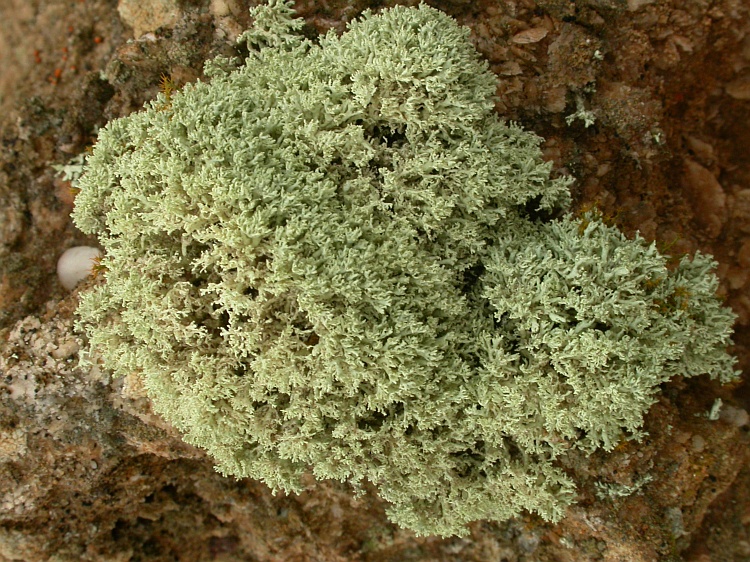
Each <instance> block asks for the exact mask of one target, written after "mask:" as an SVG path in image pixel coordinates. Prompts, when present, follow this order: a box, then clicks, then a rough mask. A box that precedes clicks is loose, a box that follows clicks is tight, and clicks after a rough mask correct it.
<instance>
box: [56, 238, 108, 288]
mask: <svg viewBox="0 0 750 562" xmlns="http://www.w3.org/2000/svg"><path fill="white" fill-rule="evenodd" d="M101 255H102V253H101V250H99V248H92V247H91V246H74V247H73V248H69V249H68V250H65V251H64V252H63V255H62V256H60V259H59V260H57V278H58V279H60V284H61V285H62V286H63V287H65V288H66V289H67V290H68V291H72V290H73V289H75V286H76V285H78V283H79V282H81V281H83V280H84V279H86V277H88V276H89V275H91V270H92V268H93V267H94V259H96V258H98V257H99V256H101Z"/></svg>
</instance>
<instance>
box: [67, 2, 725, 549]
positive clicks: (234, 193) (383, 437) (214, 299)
mask: <svg viewBox="0 0 750 562" xmlns="http://www.w3.org/2000/svg"><path fill="white" fill-rule="evenodd" d="M253 15H254V16H255V24H254V27H253V28H252V29H251V30H250V31H248V32H247V33H246V34H245V35H243V37H242V41H243V42H245V43H246V44H247V48H248V50H249V54H248V56H247V57H246V58H245V60H244V61H237V60H230V59H217V60H215V61H212V62H211V63H209V64H208V65H207V67H206V75H207V76H209V77H210V78H211V80H210V82H198V83H195V84H191V85H187V86H186V87H184V88H183V89H182V90H180V91H175V92H171V91H170V92H169V95H168V96H167V95H165V94H161V95H160V96H159V97H158V98H157V99H156V100H154V101H153V102H152V103H150V104H149V105H148V106H147V107H146V108H145V109H144V111H142V112H138V113H135V114H133V115H130V116H128V117H125V118H123V119H118V120H115V121H113V122H111V123H109V124H108V125H107V126H106V127H105V128H104V129H102V130H101V131H100V134H99V139H98V142H97V144H96V146H95V148H94V151H93V154H92V155H91V156H90V157H89V158H88V160H87V163H86V169H85V173H84V175H83V176H82V177H81V178H80V180H79V181H78V187H79V188H80V193H79V195H78V196H77V199H76V208H75V211H74V213H73V218H74V220H75V223H76V224H77V225H78V226H79V227H80V228H81V230H83V231H84V232H87V233H91V234H95V235H97V236H98V237H99V240H100V242H101V245H102V247H103V248H104V251H105V255H104V257H103V259H102V262H101V265H102V268H103V269H104V270H105V271H106V273H105V274H104V275H103V276H100V280H99V282H98V284H97V285H96V286H94V287H93V288H91V289H90V290H89V291H88V292H86V293H85V294H83V295H82V297H81V304H80V308H79V313H80V323H79V325H80V326H81V327H82V328H83V329H85V331H86V332H87V333H88V336H89V338H90V343H91V346H92V349H93V353H94V354H95V355H96V356H98V357H100V358H101V360H102V361H103V363H104V365H105V366H106V367H107V368H109V369H111V370H112V371H114V373H115V374H117V375H125V374H130V373H134V372H135V373H138V374H139V375H140V376H141V377H142V379H143V381H144V383H145V386H146V388H147V391H148V394H149V396H150V397H151V399H152V401H153V405H154V408H155V409H156V411H158V412H159V413H161V414H162V415H163V416H164V417H165V418H166V419H167V420H169V421H170V422H171V423H173V424H174V425H175V426H176V427H178V428H179V429H180V430H181V431H182V432H183V433H184V436H185V439H186V441H188V442H190V443H193V444H195V445H198V446H200V447H203V448H205V449H206V450H207V451H208V452H209V453H210V454H211V455H212V456H213V458H214V459H215V460H216V463H217V469H218V470H219V471H221V472H222V473H224V474H227V475H234V476H237V477H247V476H249V477H253V478H258V479H261V480H263V481H264V482H266V483H267V484H268V485H269V486H271V487H272V488H274V489H284V490H291V491H299V490H300V489H301V488H302V484H301V476H302V475H303V474H304V473H306V472H309V471H311V472H312V473H313V474H314V475H315V476H316V477H318V478H333V479H338V480H341V481H346V482H349V483H351V484H352V485H353V486H354V487H355V488H358V487H359V485H360V484H361V483H362V482H363V481H365V480H366V481H369V482H371V483H372V484H373V485H374V486H375V487H376V489H377V490H378V493H379V494H380V496H381V497H382V498H384V499H385V500H387V501H388V502H389V503H390V505H391V507H390V509H389V516H390V518H391V519H392V520H393V521H395V522H397V523H398V524H400V525H402V526H405V527H408V528H411V529H413V530H415V531H416V532H417V533H420V534H441V535H451V534H462V533H465V532H466V529H465V524H466V523H468V522H470V521H474V520H477V519H490V520H502V519H506V518H509V517H512V516H515V515H517V514H519V513H520V512H521V511H523V510H529V511H533V512H536V513H538V514H540V515H541V516H542V517H544V518H546V519H549V520H556V519H559V518H560V517H561V516H562V515H563V513H564V510H565V508H566V506H567V505H569V503H570V502H571V501H572V499H573V496H574V483H573V481H572V480H571V479H570V477H569V476H567V475H566V474H565V473H564V472H563V471H562V470H561V469H560V468H559V467H558V466H556V459H557V458H558V457H559V456H560V455H562V454H564V453H565V451H566V450H568V449H570V448H575V447H578V448H584V449H587V450H594V449H597V448H605V449H611V448H612V447H614V446H615V445H616V444H617V443H618V442H619V441H620V440H621V439H623V438H624V437H632V436H637V435H638V432H639V427H640V426H641V424H642V421H643V415H644V414H645V412H646V411H647V409H648V407H649V406H650V404H652V403H653V402H654V400H655V396H656V393H657V392H658V385H659V384H661V383H662V382H664V381H666V380H668V379H669V378H670V377H672V376H674V375H683V376H692V375H698V374H701V373H708V374H709V375H710V376H712V377H719V378H720V379H721V380H730V379H731V378H732V377H734V376H735V373H734V372H733V370H732V365H733V359H732V358H731V357H730V356H729V355H728V354H727V353H726V351H725V348H726V346H727V345H728V343H729V337H730V333H731V329H730V327H731V324H732V321H733V315H732V314H731V312H729V311H728V310H727V309H725V308H723V307H722V306H721V303H720V301H719V300H718V299H717V298H716V296H715V290H716V285H717V281H716V278H715V277H714V276H713V274H712V273H711V271H710V270H711V268H712V267H713V262H712V261H711V260H710V259H708V258H707V257H705V256H702V255H696V256H695V257H694V258H693V259H692V260H689V259H684V260H682V261H681V262H680V263H679V265H678V266H676V267H673V268H670V267H669V266H668V262H667V258H666V257H664V256H661V255H660V254H659V252H657V250H656V249H655V248H654V246H653V245H651V246H649V245H647V244H645V243H644V241H643V240H641V239H639V238H636V239H634V240H630V239H627V238H626V237H624V236H623V235H622V234H620V233H619V232H618V231H617V230H616V229H615V228H613V227H611V226H607V225H605V224H604V223H603V222H602V221H601V220H600V219H599V218H597V217H596V215H595V214H591V213H590V214H588V215H586V216H585V217H578V218H576V217H574V216H572V215H567V214H565V209H566V208H567V205H568V203H569V193H568V184H569V181H568V180H567V179H564V178H558V179H550V165H549V164H547V163H544V162H543V160H542V158H541V152H540V150H539V144H540V142H541V139H540V138H539V137H537V136H536V135H534V134H532V133H529V132H525V131H523V130H522V129H521V128H519V127H518V126H516V125H514V124H507V123H504V122H503V121H502V120H501V119H500V118H498V116H497V115H496V114H495V113H494V111H493V108H494V100H493V95H494V92H495V83H496V82H495V81H496V78H495V76H494V75H493V74H492V73H491V72H489V71H488V68H487V64H486V63H485V62H483V61H482V60H481V59H480V57H479V55H478V54H477V52H476V51H475V50H474V48H473V47H472V45H471V43H470V42H469V39H468V30H466V29H463V28H461V27H459V26H458V25H457V24H456V23H455V22H454V21H453V20H452V19H451V18H449V17H448V16H446V15H445V14H442V13H440V12H438V11H436V10H434V9H432V8H429V7H426V6H424V5H422V6H420V7H419V8H404V7H397V8H393V9H390V10H386V11H383V12H382V13H380V14H378V15H373V14H370V13H366V14H365V15H364V16H363V17H362V18H361V19H360V20H359V21H356V22H354V23H352V24H351V25H350V26H349V29H348V30H347V31H346V32H345V33H344V34H343V35H341V36H337V35H336V34H334V33H328V34H326V35H324V36H321V37H320V38H318V40H316V41H311V40H309V39H305V38H304V36H303V35H302V34H301V33H300V29H301V26H302V22H301V20H299V19H295V18H294V17H293V13H292V11H291V9H290V7H289V3H288V2H281V1H272V2H270V3H269V4H268V5H267V6H262V7H260V8H256V9H255V10H254V12H253ZM555 216H557V217H558V218H554V217H555ZM102 277H103V278H104V279H101V278H102Z"/></svg>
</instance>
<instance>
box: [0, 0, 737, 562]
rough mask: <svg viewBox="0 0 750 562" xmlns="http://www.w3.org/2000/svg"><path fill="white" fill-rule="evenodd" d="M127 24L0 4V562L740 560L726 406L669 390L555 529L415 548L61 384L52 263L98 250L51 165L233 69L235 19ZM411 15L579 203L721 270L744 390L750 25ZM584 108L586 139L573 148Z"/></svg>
mask: <svg viewBox="0 0 750 562" xmlns="http://www.w3.org/2000/svg"><path fill="white" fill-rule="evenodd" d="M411 3H412V4H413V3H414V2H411ZM135 4H137V5H138V7H139V10H132V9H130V8H132V6H133V5H135ZM135 4H134V3H133V2H125V0H121V1H120V2H119V5H118V3H117V2H115V1H113V0H95V1H87V2H80V1H77V0H36V1H34V2H27V1H21V0H10V1H9V2H6V3H3V6H0V64H2V65H3V66H2V67H3V75H2V78H0V109H2V112H0V120H2V122H3V123H4V125H3V127H2V130H1V131H0V138H1V139H2V143H0V203H1V204H0V562H11V561H19V560H21V561H42V560H55V561H58V562H62V561H68V560H92V561H93V560H96V561H104V560H111V561H123V562H124V561H136V560H149V561H151V560H153V561H161V560H165V561H166V560H183V561H191V560H195V561H204V560H219V561H233V560H257V561H279V562H281V561H307V560H321V561H339V560H340V561H345V560H361V561H372V562H375V561H387V560H413V561H427V560H430V561H432V560H445V561H452V560H462V561H487V560H507V561H552V560H562V561H565V560H570V561H588V560H592V561H594V560H602V561H612V562H615V561H621V560H622V561H634V562H639V561H643V562H650V561H656V560H666V561H670V560H674V561H676V560H689V561H695V562H698V561H700V562H708V561H711V560H714V561H730V560H731V561H735V560H737V561H742V560H750V447H748V445H750V438H749V437H748V431H749V429H750V428H749V427H748V415H747V410H748V409H750V392H748V386H747V384H746V383H738V384H735V385H734V386H732V387H720V386H718V385H717V384H714V383H711V382H710V381H708V380H704V379H703V378H698V379H693V380H690V381H688V382H684V381H680V380H675V381H672V382H671V383H668V384H667V385H665V387H664V393H663V395H662V397H661V399H660V401H659V402H658V403H657V404H655V405H654V406H653V407H652V409H651V411H650V413H649V416H648V418H647V423H646V430H647V431H648V432H649V436H648V438H647V439H645V440H644V441H643V442H641V443H635V442H627V443H623V444H621V445H620V446H619V447H618V448H617V449H615V451H613V452H612V453H610V454H608V455H607V454H597V455H594V456H592V457H587V456H585V455H580V456H571V457H568V458H567V459H566V461H565V462H566V464H565V466H564V468H565V469H566V470H569V471H570V472H571V473H574V474H575V475H576V478H577V479H578V480H579V482H580V486H579V498H578V503H577V504H576V505H575V506H574V507H573V508H571V509H570V510H569V512H568V516H567V517H566V518H565V519H564V520H563V521H562V522H561V523H559V524H558V525H549V524H545V523H543V522H542V521H540V520H538V519H536V518H534V517H531V516H527V517H525V518H522V519H518V520H514V521H510V522H507V523H504V524H486V523H476V524H474V525H473V526H472V527H471V535H470V536H469V537H467V538H463V539H439V538H427V539H416V538H414V537H413V535H411V534H410V533H408V532H406V531H402V530H400V529H398V528H395V527H394V526H393V525H391V524H390V523H389V522H388V521H387V519H386V518H385V515H384V506H383V505H382V503H380V502H379V501H378V500H377V499H376V498H375V497H374V495H372V494H368V495H365V496H364V497H362V498H360V499H356V500H355V499H354V498H353V497H352V495H351V494H350V492H349V490H347V489H346V488H345V487H343V486H340V485H338V484H336V483H327V482H326V483H318V482H315V481H313V480H312V479H311V480H310V482H309V486H308V490H307V491H306V492H305V493H303V494H302V495H300V496H282V495H278V496H273V495H272V494H271V493H270V491H269V490H268V489H267V488H266V487H265V486H264V485H262V484H259V483H257V482H254V481H250V480H243V481H239V482H238V481H234V480H232V479H227V478H223V477H222V476H220V475H219V474H217V473H215V472H214V471H213V468H212V464H211V461H210V459H208V458H206V456H205V455H204V454H203V453H202V452H201V451H198V450H196V449H193V448H191V447H189V446H187V445H185V444H184V443H182V441H181V440H180V437H179V435H178V434H177V433H176V432H175V431H174V430H172V429H171V428H170V427H169V426H167V425H166V424H165V423H164V422H163V421H162V420H160V419H159V418H158V417H156V416H155V415H153V414H152V413H151V411H150V408H149V403H148V400H147V399H146V398H145V397H144V394H143V391H142V389H141V388H140V387H139V384H138V379H137V378H136V377H135V376H134V377H127V378H125V379H121V380H111V379H110V378H109V377H108V375H107V373H106V372H103V371H101V370H100V369H98V368H81V367H80V366H79V359H80V356H81V350H84V349H85V342H84V341H81V339H80V337H79V336H78V335H77V334H76V332H75V331H74V329H73V321H74V310H75V306H76V302H77V294H78V292H77V291H74V292H73V293H72V294H69V293H68V292H67V291H66V290H64V289H63V288H62V287H61V286H59V285H58V281H57V278H56V275H55V263H56V261H57V258H58V257H59V256H60V254H61V253H62V252H63V251H64V250H65V249H67V248H69V247H71V246H76V245H92V244H94V243H95V241H94V240H87V239H86V238H85V237H83V236H82V235H81V234H80V233H79V232H77V231H76V230H75V229H74V228H73V226H72V225H71V223H70V221H69V217H68V215H69V212H70V210H71V208H72V204H73V197H74V196H73V194H71V192H70V186H69V184H68V182H65V181H63V180H62V179H60V177H59V176H58V174H57V172H56V171H55V170H54V169H52V168H51V164H58V165H62V164H67V163H68V162H69V161H70V160H71V158H72V157H74V156H75V155H77V154H78V153H80V152H82V151H83V150H85V148H86V146H88V145H90V144H91V142H92V141H93V139H94V138H95V135H96V128H97V127H100V126H102V125H103V124H104V123H106V122H107V121H108V120H110V119H112V118H114V117H117V116H121V115H125V114H127V113H130V112H132V111H134V110H137V109H138V108H139V107H140V106H141V105H142V103H143V102H144V101H146V100H148V99H151V98H153V97H154V96H155V95H156V93H157V91H158V88H159V79H160V76H161V75H162V74H168V75H170V76H171V77H172V79H173V80H174V81H175V82H176V83H177V85H178V86H179V85H182V84H184V83H186V82H188V81H193V80H195V79H197V78H198V77H200V75H201V69H202V62H203V61H204V60H205V59H207V58H210V57H213V56H215V55H217V54H225V55H231V54H233V53H234V48H233V42H232V41H233V39H234V38H235V37H236V36H237V34H238V33H239V32H240V31H241V30H242V29H244V28H245V27H246V26H247V24H248V22H249V16H248V12H247V8H248V7H249V4H248V3H247V2H245V1H241V0H221V1H218V0H212V1H209V0H197V1H191V2H164V1H162V0H159V1H155V0H154V1H148V2H146V1H144V2H139V3H135ZM381 4H383V5H391V4H392V2H385V3H381ZM431 4H432V5H434V6H435V7H437V8H440V9H443V10H445V11H446V12H448V13H450V14H451V15H453V16H455V17H456V18H457V19H458V20H459V21H460V22H461V23H463V24H465V25H468V26H470V27H471V29H472V38H473V40H474V41H475V43H476V45H477V47H478V48H479V49H480V51H482V53H483V54H484V55H485V56H486V57H487V58H488V59H489V61H490V64H491V68H492V69H493V70H494V71H495V72H496V73H497V74H498V76H499V84H498V95H499V98H498V102H497V107H498V110H499V111H500V112H501V113H502V114H503V115H505V116H506V117H507V118H508V119H513V120H517V121H520V122H521V123H522V124H523V125H524V126H526V127H528V128H529V129H531V130H534V131H535V132H537V133H538V134H540V135H542V136H543V137H545V138H546V139H548V140H547V143H546V145H545V150H546V153H547V156H548V157H549V159H550V160H552V161H554V163H555V167H556V168H557V169H558V170H560V171H563V172H565V171H567V172H569V173H572V174H574V175H575V176H576V178H577V179H578V181H577V183H576V185H575V187H574V190H575V191H574V196H575V199H576V204H577V205H580V206H583V205H586V204H590V203H592V202H593V203H596V204H597V205H598V206H599V207H600V208H601V209H602V210H603V212H605V213H606V214H608V215H609V216H611V217H612V218H613V220H615V221H616V222H617V223H618V225H619V226H620V227H621V228H623V229H624V230H625V231H627V232H631V233H632V232H634V231H635V230H640V231H641V233H642V235H644V236H645V237H647V238H649V239H654V240H656V241H657V243H658V244H659V245H660V247H662V248H663V249H665V251H668V252H670V253H672V254H675V255H679V254H680V253H682V252H693V251H695V250H697V249H700V250H701V251H706V252H709V253H712V254H714V255H715V256H716V258H717V259H718V260H719V262H720V264H721V266H720V271H719V273H720V276H721V278H722V292H723V294H724V295H725V296H726V298H727V303H728V304H729V305H730V306H732V307H733V308H734V310H735V311H736V312H737V314H738V315H739V320H738V325H737V334H736V336H735V341H736V350H735V352H736V353H737V354H738V356H739V358H740V368H743V369H744V370H747V368H748V341H749V337H748V335H749V334H750V331H749V329H748V325H750V279H749V277H750V274H749V272H748V269H749V267H750V257H749V256H750V166H748V163H749V162H748V157H747V150H746V148H745V147H747V146H748V145H749V141H750V131H749V130H748V128H747V125H746V124H747V122H748V121H750V104H749V102H748V101H747V96H746V95H745V90H746V89H747V88H745V86H746V81H747V80H746V78H747V75H748V72H750V33H749V32H750V8H749V7H748V5H747V3H746V2H744V1H742V0H717V1H716V2H712V3H708V2H690V3H685V2H681V1H679V0H668V1H664V2H650V1H644V0H637V1H636V0H633V1H627V2H625V1H622V0H585V1H582V2H576V3H572V2H568V1H567V0H565V1H561V0H537V1H532V0H513V1H507V2H502V3H498V2H491V1H479V2H465V1H463V0H444V1H440V2H438V1H435V2H431ZM367 6H368V2H365V1H362V0H360V1H355V2H342V1H338V0H333V1H329V2H315V1H312V0H303V1H299V2H297V9H298V11H299V13H300V14H301V15H302V16H304V17H305V18H306V20H307V22H308V24H309V28H310V29H309V31H310V33H313V32H319V31H322V30H325V29H328V28H331V27H333V28H335V29H337V30H342V29H343V27H344V26H345V22H346V21H347V20H350V19H352V18H353V17H356V15H357V14H358V13H359V12H361V11H362V10H363V9H364V8H366V7H367ZM165 7H166V8H165ZM162 9H165V10H166V12H164V13H166V14H167V15H166V16H164V18H162V19H160V20H159V21H158V22H156V21H155V20H153V16H152V15H149V14H152V13H161V12H159V10H162ZM128 10H130V11H128ZM167 16H168V17H167ZM121 17H122V19H120V18H121ZM156 23H158V25H155V24H156ZM134 30H136V33H137V35H135V36H134ZM579 103H580V104H582V107H583V108H584V110H586V111H589V112H591V114H592V115H593V116H594V117H595V122H594V124H593V125H592V126H589V127H586V126H585V124H584V121H583V120H578V119H576V120H573V121H572V122H571V124H570V125H567V123H566V117H568V116H569V115H571V114H573V113H575V112H576V111H577V110H578V109H579V106H578V104H579ZM79 290H85V287H84V288H79ZM717 398H720V399H721V400H722V404H723V405H722V407H721V408H720V409H719V410H718V412H716V416H711V417H717V418H718V419H715V420H712V419H709V413H710V412H711V410H712V408H713V407H714V406H715V405H716V404H717V402H716V399H717Z"/></svg>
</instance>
